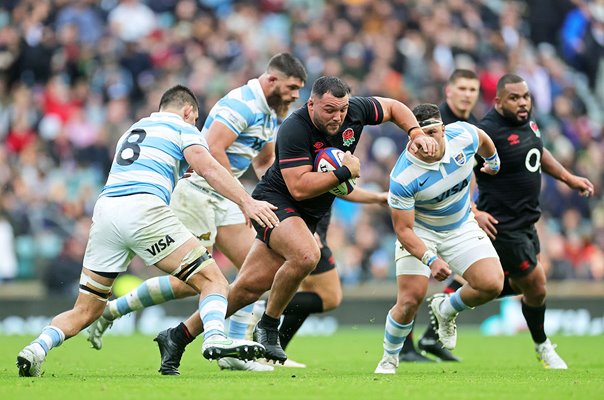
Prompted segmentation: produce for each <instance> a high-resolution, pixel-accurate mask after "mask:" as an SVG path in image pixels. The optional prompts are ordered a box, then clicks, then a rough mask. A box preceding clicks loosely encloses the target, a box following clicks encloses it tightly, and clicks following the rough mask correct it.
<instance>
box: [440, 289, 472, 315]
mask: <svg viewBox="0 0 604 400" xmlns="http://www.w3.org/2000/svg"><path fill="white" fill-rule="evenodd" d="M461 289H462V288H459V289H457V290H456V291H455V293H453V294H452V295H451V296H449V297H448V298H446V299H445V301H443V302H442V303H440V312H441V314H442V315H444V316H445V317H447V318H450V317H453V316H455V315H457V314H459V313H460V312H461V311H463V310H467V309H468V308H471V307H470V306H468V305H466V304H465V303H464V302H463V300H462V299H461Z"/></svg>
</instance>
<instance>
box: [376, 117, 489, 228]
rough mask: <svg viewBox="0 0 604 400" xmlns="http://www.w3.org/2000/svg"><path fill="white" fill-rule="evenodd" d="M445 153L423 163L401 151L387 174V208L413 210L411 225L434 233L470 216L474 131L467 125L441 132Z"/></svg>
mask: <svg viewBox="0 0 604 400" xmlns="http://www.w3.org/2000/svg"><path fill="white" fill-rule="evenodd" d="M445 146H446V147H445V153H444V155H443V158H442V159H441V160H439V161H437V162H435V163H426V162H424V161H422V160H420V159H418V158H417V157H415V156H413V155H412V154H409V152H408V151H406V150H405V151H404V152H403V153H402V154H401V156H400V157H399V159H398V161H397V162H396V165H395V166H394V168H393V170H392V172H391V173H390V192H389V194H388V204H389V205H390V206H391V207H393V208H397V209H400V210H412V209H415V222H416V223H417V224H418V225H420V226H422V227H425V228H428V229H431V230H434V231H447V230H451V229H455V228H457V227H459V226H461V224H463V223H464V222H465V221H466V220H467V219H468V216H469V215H470V181H471V179H472V167H473V162H474V154H476V151H477V150H478V131H477V130H476V127H475V126H474V125H471V124H468V123H467V122H455V123H453V124H449V125H447V126H446V128H445Z"/></svg>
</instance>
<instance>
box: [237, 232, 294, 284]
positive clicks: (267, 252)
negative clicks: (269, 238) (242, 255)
mask: <svg viewBox="0 0 604 400" xmlns="http://www.w3.org/2000/svg"><path fill="white" fill-rule="evenodd" d="M284 262H285V259H284V258H283V257H281V256H280V255H278V254H277V253H275V252H274V251H273V250H271V249H270V248H268V246H267V245H266V243H264V242H262V241H261V240H258V239H256V240H254V243H253V244H252V247H251V249H250V251H249V253H248V255H247V257H246V259H245V261H244V262H243V265H242V266H241V269H240V270H239V273H238V274H237V277H236V278H235V281H234V282H233V284H232V290H231V292H234V291H239V290H250V291H253V292H260V293H264V292H265V291H267V290H269V289H270V288H271V286H272V285H273V280H274V279H275V274H276V273H277V271H278V270H279V268H281V266H282V265H283V263H284Z"/></svg>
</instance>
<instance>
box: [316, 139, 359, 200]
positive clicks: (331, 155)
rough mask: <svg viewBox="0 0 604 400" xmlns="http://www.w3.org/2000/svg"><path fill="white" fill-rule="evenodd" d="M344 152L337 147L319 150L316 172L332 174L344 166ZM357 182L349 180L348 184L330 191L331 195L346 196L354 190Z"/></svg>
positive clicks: (344, 183) (345, 183) (341, 184)
mask: <svg viewBox="0 0 604 400" xmlns="http://www.w3.org/2000/svg"><path fill="white" fill-rule="evenodd" d="M343 157H344V152H343V151H342V150H340V149H337V148H335V147H327V148H324V149H321V150H319V152H318V153H317V156H316V157H315V169H314V170H315V171H316V172H330V171H335V170H336V169H338V168H340V167H341V166H342V159H343ZM355 185H356V180H355V179H354V178H351V179H348V180H347V181H346V182H342V183H340V184H339V185H338V186H336V187H334V188H333V189H331V190H330V191H329V193H331V194H335V195H336V196H346V195H347V194H349V193H350V192H352V191H353V190H354V187H355Z"/></svg>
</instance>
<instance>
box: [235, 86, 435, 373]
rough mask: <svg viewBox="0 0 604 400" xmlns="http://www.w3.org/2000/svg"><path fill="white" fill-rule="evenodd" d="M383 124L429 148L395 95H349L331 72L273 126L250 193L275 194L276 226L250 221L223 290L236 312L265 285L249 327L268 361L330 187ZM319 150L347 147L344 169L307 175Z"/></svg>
mask: <svg viewBox="0 0 604 400" xmlns="http://www.w3.org/2000/svg"><path fill="white" fill-rule="evenodd" d="M386 121H392V122H394V123H396V124H397V125H398V126H399V127H400V128H402V129H403V130H405V131H407V132H408V133H409V134H410V135H415V136H412V146H413V147H414V149H415V150H417V145H418V144H420V145H421V147H422V149H423V150H424V151H428V152H429V153H431V154H433V153H434V151H435V149H436V144H435V142H434V141H433V140H432V139H431V138H428V137H427V136H423V133H422V131H421V129H419V127H418V124H417V120H416V119H415V117H414V116H413V114H412V113H411V110H409V108H408V107H407V106H405V105H404V104H402V103H401V102H399V101H396V100H393V99H386V98H378V97H350V87H349V86H348V85H347V84H346V83H345V82H343V81H342V80H340V79H338V78H336V77H321V78H319V79H317V80H316V81H315V83H314V85H313V88H312V92H311V96H310V99H309V100H308V103H307V104H306V105H305V106H304V107H302V108H300V109H299V110H297V111H295V112H294V113H293V114H291V115H290V116H289V117H288V118H287V119H286V120H285V121H284V122H283V125H282V126H281V128H280V130H279V135H278V136H277V143H276V149H275V155H276V159H275V163H274V164H273V165H272V166H271V167H270V169H269V170H268V171H267V173H266V174H265V175H264V177H263V178H262V181H261V182H260V183H259V184H258V185H257V186H256V189H255V190H254V193H253V197H254V198H257V199H266V198H270V199H273V200H274V201H275V202H276V203H274V204H275V205H276V206H277V207H278V209H277V210H276V211H275V213H276V214H277V216H278V217H279V219H280V224H279V226H278V227H276V228H275V229H264V228H263V227H260V226H258V225H255V228H256V230H257V232H258V235H257V236H256V241H255V242H254V245H253V247H252V249H251V250H250V253H249V254H248V256H247V258H246V260H245V262H244V264H243V266H242V268H241V271H240V273H239V275H238V277H237V279H236V280H235V282H234V283H233V284H232V286H231V291H230V293H229V299H231V298H232V299H233V300H232V301H233V308H232V309H233V310H236V309H238V308H240V307H242V306H244V305H246V304H250V303H252V302H254V301H255V300H257V299H258V298H259V297H260V296H261V295H262V294H263V293H264V292H266V291H267V290H269V289H270V290H271V292H270V295H269V298H268V301H267V307H266V311H265V313H264V314H263V315H262V317H261V319H260V321H259V322H258V325H257V326H256V329H255V331H254V337H255V338H257V339H258V340H259V341H260V343H261V344H263V345H264V347H265V348H266V354H265V356H266V358H267V359H269V360H275V361H280V362H284V361H285V360H286V359H287V356H286V354H285V352H284V351H283V349H282V348H281V345H280V341H279V332H278V325H279V318H280V316H281V315H282V314H283V311H284V309H285V308H286V306H287V304H288V303H289V302H290V300H291V299H292V297H293V296H294V294H295V293H296V291H297V289H298V287H299V285H300V283H301V282H302V280H303V279H304V278H305V277H306V276H307V275H308V274H310V272H312V271H313V270H314V269H315V267H316V265H317V263H318V261H319V258H320V249H319V246H318V245H317V243H316V241H315V239H314V237H313V233H314V231H315V229H316V225H317V223H318V221H319V220H320V219H321V218H322V217H323V215H325V214H326V213H327V212H328V211H329V210H330V208H331V205H332V203H333V200H334V198H335V196H334V195H333V194H331V193H329V192H328V191H329V190H330V189H331V188H333V187H334V186H336V185H338V184H339V183H341V182H344V181H346V180H348V179H350V178H354V177H358V176H359V173H360V162H359V159H358V158H356V157H355V156H353V155H352V153H353V152H354V150H355V148H356V145H357V144H358V141H359V138H360V136H361V134H362V131H363V127H364V126H365V125H377V124H381V123H383V122H386ZM325 147H337V148H339V149H341V150H343V151H345V152H346V153H345V156H344V158H343V166H342V167H340V168H338V169H337V170H335V171H334V172H333V173H318V172H313V167H312V166H313V163H314V158H315V154H316V152H317V151H318V150H320V149H322V148H325ZM353 193H354V192H353ZM229 301H231V300H229ZM229 311H230V309H229Z"/></svg>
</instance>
